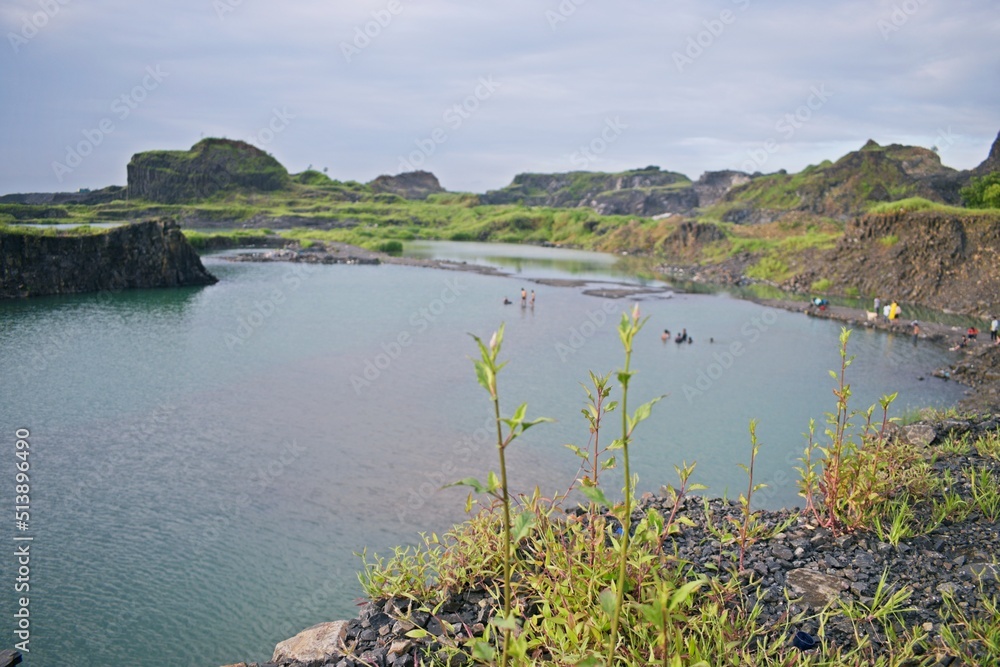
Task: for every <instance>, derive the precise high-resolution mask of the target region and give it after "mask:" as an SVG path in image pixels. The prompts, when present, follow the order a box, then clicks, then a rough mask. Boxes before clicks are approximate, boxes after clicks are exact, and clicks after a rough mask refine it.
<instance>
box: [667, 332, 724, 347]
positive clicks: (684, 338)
mask: <svg viewBox="0 0 1000 667" xmlns="http://www.w3.org/2000/svg"><path fill="white" fill-rule="evenodd" d="M660 340H662V341H663V342H664V343H666V342H667V341H668V340H670V329H664V330H663V333H662V334H660ZM674 342H675V343H677V344H678V345H680V344H681V343H688V344H691V343H693V342H694V338H691V336H689V335H688V330H687V329H681V332H680V333H679V334H677V335H676V336H674ZM708 342H710V343H713V342H715V339H714V338H709V339H708Z"/></svg>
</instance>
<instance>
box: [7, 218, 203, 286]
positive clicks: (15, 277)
mask: <svg viewBox="0 0 1000 667" xmlns="http://www.w3.org/2000/svg"><path fill="white" fill-rule="evenodd" d="M0 259H2V261H0V298H17V297H26V296H39V295H44V294H78V293H83V292H104V291H108V292H113V291H119V290H123V289H134V288H148V287H183V286H191V285H211V284H213V283H215V282H218V281H217V279H216V278H215V276H213V275H212V274H210V273H209V272H208V271H206V270H205V267H204V265H203V264H202V263H201V259H200V258H199V257H198V254H197V253H196V252H195V251H194V248H192V247H191V244H189V243H188V242H187V239H185V238H184V235H183V234H182V233H181V230H180V227H178V226H177V224H176V223H174V222H173V221H171V220H148V221H145V222H139V223H134V224H130V225H122V226H121V227H113V228H111V229H109V230H107V231H106V232H102V233H100V234H90V235H64V236H42V235H34V234H15V233H11V232H3V231H0Z"/></svg>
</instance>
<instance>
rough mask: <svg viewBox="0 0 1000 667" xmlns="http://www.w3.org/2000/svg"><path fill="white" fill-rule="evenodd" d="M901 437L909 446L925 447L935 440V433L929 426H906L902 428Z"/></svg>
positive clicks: (919, 424)
mask: <svg viewBox="0 0 1000 667" xmlns="http://www.w3.org/2000/svg"><path fill="white" fill-rule="evenodd" d="M903 437H904V438H906V441H907V442H908V443H910V444H911V445H914V446H916V447H927V446H928V445H930V444H931V443H932V442H934V440H935V438H937V431H936V430H934V427H933V426H931V425H930V424H921V423H918V424H907V425H906V426H904V427H903Z"/></svg>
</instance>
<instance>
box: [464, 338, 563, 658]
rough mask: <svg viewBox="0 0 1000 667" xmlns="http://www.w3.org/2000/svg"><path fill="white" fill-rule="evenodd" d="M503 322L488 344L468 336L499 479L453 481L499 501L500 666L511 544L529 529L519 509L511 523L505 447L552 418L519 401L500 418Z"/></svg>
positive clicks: (506, 647)
mask: <svg viewBox="0 0 1000 667" xmlns="http://www.w3.org/2000/svg"><path fill="white" fill-rule="evenodd" d="M503 332H504V325H502V324H501V325H500V328H499V329H498V330H497V331H495V332H494V333H493V336H492V337H490V341H489V343H484V342H483V341H482V339H480V338H479V337H478V336H472V338H473V340H475V341H476V345H477V346H478V347H479V359H474V360H473V363H474V364H475V367H476V378H477V379H478V380H479V384H480V385H481V386H482V387H483V389H485V390H486V391H487V392H488V393H489V395H490V400H491V401H492V402H493V414H494V418H495V420H496V427H497V455H498V457H499V459H500V478H499V480H498V479H497V477H496V475H495V474H494V473H493V472H492V471H490V473H489V475H488V477H487V481H486V484H485V485H484V484H482V483H481V482H479V481H478V480H476V479H474V478H466V479H463V480H461V481H460V482H457V483H456V484H459V485H464V486H471V487H472V488H473V489H475V490H476V492H477V493H487V494H489V495H491V496H493V497H495V498H497V499H498V500H499V501H500V506H501V509H502V511H503V554H502V557H503V616H502V617H501V619H500V620H499V622H498V625H499V626H500V627H502V628H503V655H502V658H501V662H500V664H501V665H504V666H506V665H507V661H508V658H509V652H510V638H511V630H512V629H513V627H514V619H513V617H512V616H511V613H510V609H511V599H512V598H513V594H512V591H511V563H512V554H511V544H512V543H515V542H518V541H520V540H521V539H522V538H523V537H524V536H525V535H527V534H528V531H530V530H531V524H532V515H531V514H530V513H528V512H522V513H521V514H519V515H518V522H517V525H516V526H514V525H512V522H511V500H510V488H509V486H508V483H507V456H506V453H507V447H509V446H510V443H512V442H513V441H514V440H516V439H517V438H518V437H519V436H520V435H521V434H523V433H524V432H525V431H527V430H528V429H529V428H531V427H532V426H534V425H536V424H540V423H542V422H546V421H552V420H551V419H548V418H546V417H540V418H538V419H533V420H531V421H526V420H525V418H524V417H525V414H526V413H527V411H528V404H527V403H522V404H521V405H519V406H518V408H517V410H515V411H514V414H513V416H511V417H510V418H509V419H503V418H501V417H500V395H499V393H498V392H497V374H498V373H499V372H500V370H501V369H502V368H503V367H504V366H506V365H507V362H506V361H505V362H503V363H499V362H498V361H497V357H498V356H499V355H500V347H501V345H502V344H503ZM504 424H506V425H507V429H508V431H507V435H506V436H504V433H503V425H504Z"/></svg>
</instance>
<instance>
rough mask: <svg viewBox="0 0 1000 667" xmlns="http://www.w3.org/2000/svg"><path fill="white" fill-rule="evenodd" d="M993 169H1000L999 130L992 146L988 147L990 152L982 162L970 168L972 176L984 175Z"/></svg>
mask: <svg viewBox="0 0 1000 667" xmlns="http://www.w3.org/2000/svg"><path fill="white" fill-rule="evenodd" d="M994 171H1000V132H998V133H997V138H996V140H995V141H994V142H993V146H992V147H990V154H989V156H987V158H986V159H985V160H983V162H982V164H980V165H979V166H978V167H976V168H975V169H973V170H972V174H973V175H974V176H985V175H986V174H989V173H991V172H994Z"/></svg>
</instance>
